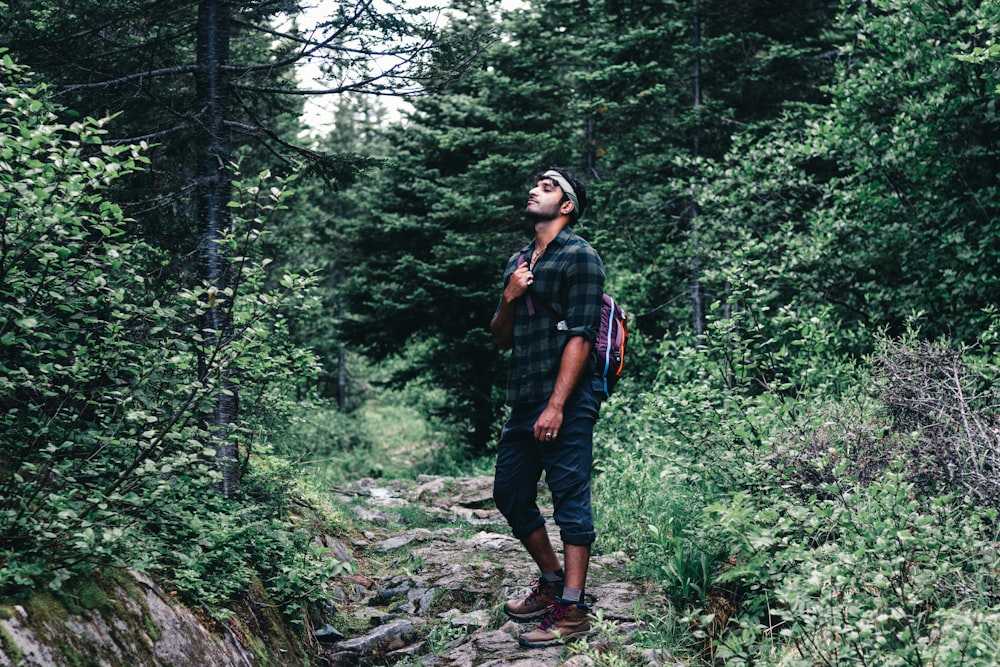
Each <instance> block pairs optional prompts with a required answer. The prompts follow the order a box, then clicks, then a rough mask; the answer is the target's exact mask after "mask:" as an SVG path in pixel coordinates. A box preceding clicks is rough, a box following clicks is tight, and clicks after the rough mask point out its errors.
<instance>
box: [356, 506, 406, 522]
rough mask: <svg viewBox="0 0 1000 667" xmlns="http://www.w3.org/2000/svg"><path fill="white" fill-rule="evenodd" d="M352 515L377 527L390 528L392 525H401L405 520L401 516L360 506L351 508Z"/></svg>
mask: <svg viewBox="0 0 1000 667" xmlns="http://www.w3.org/2000/svg"><path fill="white" fill-rule="evenodd" d="M351 514H353V515H354V516H355V517H357V518H358V519H360V520H361V521H366V522H368V523H373V524H375V525H376V526H388V525H389V524H390V523H400V522H401V521H402V520H403V517H402V516H400V515H399V514H396V513H392V512H390V513H386V512H383V511H382V510H378V509H374V508H371V507H361V506H360V505H355V506H353V507H351Z"/></svg>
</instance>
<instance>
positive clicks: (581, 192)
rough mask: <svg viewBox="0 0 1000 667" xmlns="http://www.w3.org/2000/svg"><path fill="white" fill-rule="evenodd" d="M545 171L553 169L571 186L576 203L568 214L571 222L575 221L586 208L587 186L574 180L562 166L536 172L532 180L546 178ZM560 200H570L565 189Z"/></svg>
mask: <svg viewBox="0 0 1000 667" xmlns="http://www.w3.org/2000/svg"><path fill="white" fill-rule="evenodd" d="M547 171H554V172H556V173H558V174H559V175H560V176H562V177H563V178H564V179H566V182H567V183H569V186H570V187H571V188H573V191H574V192H575V193H576V200H577V203H578V205H576V206H574V207H573V213H572V214H571V215H570V219H571V220H573V222H576V221H577V220H579V219H580V218H581V217H582V216H583V213H584V211H586V209H587V186H585V185H584V184H583V183H581V182H580V181H578V180H576V179H575V178H574V177H573V175H572V174H571V173H570V172H569V171H567V170H566V169H564V168H563V167H549V168H548V169H543V170H542V171H539V172H536V173H535V175H534V178H533V180H532V182H534V183H537V182H538V181H540V180H542V179H544V178H548V176H546V175H545V172H547ZM560 187H562V186H560ZM562 201H570V198H569V197H568V196H567V195H566V192H565V191H564V192H563V198H562Z"/></svg>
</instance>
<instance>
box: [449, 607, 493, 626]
mask: <svg viewBox="0 0 1000 667" xmlns="http://www.w3.org/2000/svg"><path fill="white" fill-rule="evenodd" d="M440 616H443V617H444V618H446V619H447V620H448V622H449V624H450V625H451V627H453V628H471V629H475V630H480V629H482V628H485V627H486V626H488V625H489V624H490V614H489V612H488V611H486V610H485V609H477V610H476V611H471V612H469V613H466V614H463V613H462V612H460V611H458V610H457V609H452V610H451V611H450V612H445V613H444V614H440Z"/></svg>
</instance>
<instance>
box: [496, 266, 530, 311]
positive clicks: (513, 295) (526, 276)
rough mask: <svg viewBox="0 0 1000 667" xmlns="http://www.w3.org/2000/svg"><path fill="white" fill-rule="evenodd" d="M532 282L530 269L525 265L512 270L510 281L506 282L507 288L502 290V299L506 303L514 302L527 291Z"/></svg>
mask: <svg viewBox="0 0 1000 667" xmlns="http://www.w3.org/2000/svg"><path fill="white" fill-rule="evenodd" d="M534 281H535V276H534V274H532V273H531V269H529V268H528V265H527V264H522V265H521V266H519V267H517V268H516V269H514V273H512V274H511V276H510V280H509V281H507V287H506V288H505V289H504V299H505V300H506V301H508V302H513V301H516V300H517V299H518V298H520V297H521V295H523V294H524V293H525V292H527V291H528V288H529V287H531V284H532V283H533V282H534Z"/></svg>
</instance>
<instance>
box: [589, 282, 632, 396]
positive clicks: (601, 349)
mask: <svg viewBox="0 0 1000 667" xmlns="http://www.w3.org/2000/svg"><path fill="white" fill-rule="evenodd" d="M627 343H628V315H626V314H625V311H624V310H623V309H622V307H621V305H620V304H619V303H618V302H616V301H615V300H614V299H613V298H611V296H609V295H608V294H605V295H604V298H603V303H602V304H601V326H600V328H599V329H598V331H597V342H596V343H595V344H594V350H595V351H596V352H597V370H598V372H599V373H600V375H601V379H602V380H603V381H604V396H605V397H610V396H611V392H612V391H614V389H615V385H616V384H618V380H619V378H621V376H622V369H623V368H624V367H625V345H626V344H627Z"/></svg>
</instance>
